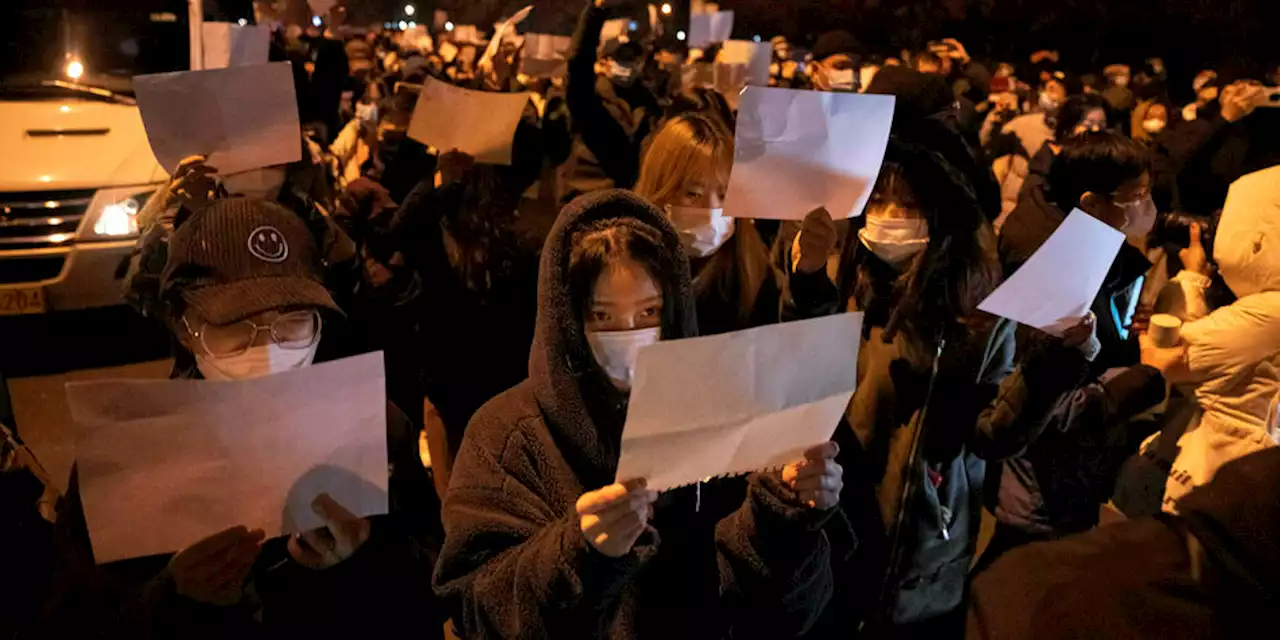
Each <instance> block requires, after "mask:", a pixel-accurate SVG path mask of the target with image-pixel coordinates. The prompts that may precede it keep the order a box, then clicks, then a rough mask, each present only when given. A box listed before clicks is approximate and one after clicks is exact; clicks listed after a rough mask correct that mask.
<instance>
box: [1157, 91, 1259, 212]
mask: <svg viewBox="0 0 1280 640" xmlns="http://www.w3.org/2000/svg"><path fill="white" fill-rule="evenodd" d="M1240 75H1243V73H1233V74H1232V76H1237V77H1238V76H1240ZM1232 76H1228V75H1226V74H1225V73H1224V75H1223V76H1222V77H1220V80H1221V81H1223V82H1225V83H1226V84H1225V86H1224V87H1223V89H1222V91H1221V95H1220V96H1219V97H1218V99H1217V100H1216V101H1213V102H1210V103H1208V104H1206V105H1204V106H1202V107H1200V108H1199V109H1198V110H1197V116H1196V117H1195V119H1193V120H1190V121H1187V122H1181V123H1177V124H1176V125H1175V126H1173V127H1170V128H1169V130H1168V131H1166V132H1165V134H1164V136H1163V139H1162V140H1161V143H1162V145H1163V146H1164V148H1165V149H1166V150H1167V152H1168V156H1169V158H1170V160H1171V162H1172V163H1173V167H1174V170H1175V171H1176V172H1177V186H1178V191H1177V196H1178V200H1177V206H1178V209H1180V210H1182V211H1186V212H1188V213H1194V214H1196V215H1200V216H1207V215H1210V214H1212V213H1213V212H1215V211H1217V210H1218V209H1220V208H1221V207H1222V203H1223V202H1224V201H1225V200H1226V197H1227V189H1228V187H1229V186H1230V185H1231V183H1232V182H1234V181H1235V180H1236V179H1238V178H1240V177H1241V176H1244V175H1246V174H1248V173H1253V172H1255V171H1260V170H1262V169H1265V168H1267V167H1271V166H1274V165H1276V164H1280V109H1274V108H1263V109H1259V108H1258V107H1259V106H1261V105H1262V104H1263V102H1264V101H1266V99H1267V95H1268V93H1269V89H1268V88H1267V87H1264V86H1263V85H1262V84H1261V83H1260V82H1258V81H1257V80H1253V79H1250V78H1249V77H1247V76H1245V77H1244V78H1243V79H1239V80H1234V81H1232Z"/></svg>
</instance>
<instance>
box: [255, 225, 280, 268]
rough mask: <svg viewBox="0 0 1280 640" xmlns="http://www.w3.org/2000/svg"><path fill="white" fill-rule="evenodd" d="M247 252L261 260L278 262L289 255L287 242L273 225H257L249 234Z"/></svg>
mask: <svg viewBox="0 0 1280 640" xmlns="http://www.w3.org/2000/svg"><path fill="white" fill-rule="evenodd" d="M249 253H251V254H253V257H255V258H257V259H259V260H262V261H263V262H271V263H277V264H278V263H281V262H284V261H285V259H286V258H288V257H289V243H288V242H286V241H285V239H284V234H282V233H280V231H279V230H278V229H276V228H275V227H265V226H264V227H258V228H257V229H254V230H253V233H250V234H249Z"/></svg>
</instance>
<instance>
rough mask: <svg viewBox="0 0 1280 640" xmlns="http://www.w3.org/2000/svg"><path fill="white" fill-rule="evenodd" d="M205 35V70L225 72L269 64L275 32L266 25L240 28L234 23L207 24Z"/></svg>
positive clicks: (203, 43) (202, 44)
mask: <svg viewBox="0 0 1280 640" xmlns="http://www.w3.org/2000/svg"><path fill="white" fill-rule="evenodd" d="M200 28H201V29H202V30H203V34H202V35H201V38H200V44H201V46H202V47H204V68H205V69H225V68H227V67H245V66H249V65H255V64H266V63H267V52H268V50H269V49H270V45H271V29H270V28H269V27H267V26H266V25H252V24H251V25H246V26H243V27H242V26H240V25H238V24H232V23H230V22H205V23H203V24H201V25H200Z"/></svg>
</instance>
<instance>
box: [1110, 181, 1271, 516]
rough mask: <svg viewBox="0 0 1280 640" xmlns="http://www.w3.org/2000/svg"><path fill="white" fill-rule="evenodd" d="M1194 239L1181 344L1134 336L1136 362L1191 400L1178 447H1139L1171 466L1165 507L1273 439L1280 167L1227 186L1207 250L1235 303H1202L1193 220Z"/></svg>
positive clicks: (1204, 283)
mask: <svg viewBox="0 0 1280 640" xmlns="http://www.w3.org/2000/svg"><path fill="white" fill-rule="evenodd" d="M1191 238H1192V243H1191V246H1190V247H1189V248H1188V249H1186V250H1184V251H1183V252H1182V259H1183V263H1184V265H1185V266H1186V270H1184V271H1183V272H1182V273H1179V274H1178V276H1177V277H1176V278H1175V280H1177V281H1179V282H1180V283H1181V284H1182V288H1183V291H1184V293H1185V294H1186V298H1187V304H1186V315H1187V318H1186V322H1185V324H1184V325H1183V326H1182V330H1181V335H1180V340H1179V343H1178V345H1177V346H1175V347H1172V348H1160V347H1158V346H1156V344H1155V342H1154V341H1153V340H1152V338H1151V337H1150V336H1149V335H1143V336H1142V337H1141V341H1142V362H1143V363H1144V364H1147V365H1150V366H1153V367H1156V368H1158V369H1160V370H1161V372H1162V373H1163V374H1164V376H1165V378H1166V379H1167V380H1168V381H1169V382H1170V383H1171V384H1174V385H1178V386H1180V387H1183V388H1188V389H1193V394H1194V397H1195V400H1196V404H1197V405H1198V415H1196V416H1194V417H1193V418H1192V420H1191V423H1190V425H1189V426H1188V427H1187V430H1186V431H1185V433H1183V434H1182V436H1181V437H1179V438H1178V439H1177V442H1176V446H1169V445H1170V444H1173V443H1169V442H1163V443H1162V442H1161V435H1160V434H1157V435H1155V436H1152V437H1151V438H1149V439H1148V440H1147V441H1146V442H1144V443H1143V446H1142V451H1141V453H1142V455H1143V456H1144V457H1146V458H1147V459H1148V460H1152V461H1155V462H1156V464H1157V466H1158V467H1160V468H1162V469H1165V470H1167V471H1168V477H1167V479H1166V481H1165V483H1164V487H1163V489H1164V496H1163V502H1162V505H1163V510H1165V511H1169V512H1176V510H1177V502H1178V500H1180V499H1181V498H1182V496H1184V495H1186V493H1187V492H1188V491H1190V490H1191V488H1192V487H1195V486H1199V485H1202V484H1205V483H1207V482H1208V481H1209V480H1211V479H1212V478H1213V476H1214V474H1215V473H1216V472H1217V470H1218V469H1219V468H1220V467H1221V466H1222V465H1223V464H1225V463H1227V462H1230V461H1231V460H1234V459H1236V458H1240V457H1243V456H1245V455H1247V454H1249V453H1252V452H1254V451H1259V450H1261V449H1264V448H1267V447H1272V446H1275V445H1276V444H1277V443H1278V442H1280V428H1278V427H1277V425H1276V424H1275V421H1274V420H1273V419H1272V414H1273V413H1274V412H1275V408H1274V403H1275V399H1276V397H1277V391H1278V390H1280V166H1276V167H1272V168H1269V169H1265V170H1263V171H1259V172H1256V173H1252V174H1249V175H1246V176H1244V177H1242V178H1240V179H1239V180H1237V181H1236V182H1235V183H1234V184H1232V185H1231V189H1230V191H1229V193H1228V195H1227V201H1226V205H1225V207H1224V209H1223V212H1222V218H1221V221H1220V222H1219V224H1218V231H1217V234H1216V241H1215V243H1214V249H1213V257H1214V262H1216V265H1217V269H1218V273H1219V274H1220V275H1221V276H1222V278H1223V280H1224V281H1225V282H1226V284H1227V286H1229V287H1230V288H1231V290H1232V292H1233V293H1235V295H1236V296H1237V297H1238V300H1236V302H1234V303H1232V304H1230V305H1228V306H1225V307H1222V308H1219V309H1217V310H1214V311H1213V312H1212V313H1210V312H1208V309H1207V308H1206V305H1205V303H1204V292H1205V289H1206V288H1207V287H1208V285H1209V277H1208V274H1209V272H1210V268H1211V267H1210V265H1209V264H1208V260H1207V259H1206V255H1205V251H1204V248H1203V246H1202V244H1201V242H1200V229H1199V228H1198V225H1193V226H1192V229H1191ZM1166 439H1167V436H1166ZM1121 484H1122V490H1123V488H1124V484H1125V480H1122V483H1121ZM1151 488H1154V487H1148V489H1151ZM1157 490H1158V489H1157ZM1117 497H1119V496H1117Z"/></svg>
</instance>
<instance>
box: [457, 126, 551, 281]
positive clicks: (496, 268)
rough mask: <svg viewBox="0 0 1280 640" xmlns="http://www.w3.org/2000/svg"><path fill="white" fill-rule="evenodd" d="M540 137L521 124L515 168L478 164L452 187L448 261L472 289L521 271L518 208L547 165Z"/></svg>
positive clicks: (514, 161)
mask: <svg viewBox="0 0 1280 640" xmlns="http://www.w3.org/2000/svg"><path fill="white" fill-rule="evenodd" d="M539 135H540V134H539V132H538V131H537V128H536V127H533V126H532V125H530V124H528V123H526V122H524V121H522V122H521V123H520V125H519V126H518V127H517V128H516V139H515V143H514V145H513V147H512V164H511V166H498V165H490V164H478V165H476V166H475V167H474V168H473V169H471V171H470V173H469V174H468V176H467V178H466V179H465V180H464V181H463V182H462V183H461V184H457V185H452V186H451V187H450V189H451V190H452V191H451V192H450V193H449V194H448V196H447V198H448V199H449V200H450V202H449V206H445V207H444V211H445V215H444V216H443V218H442V220H441V228H442V230H443V232H444V235H445V237H446V247H447V253H448V256H449V263H450V264H451V265H453V268H454V271H455V272H456V273H457V275H458V277H459V278H460V279H461V280H462V282H464V283H465V284H466V286H467V288H468V289H471V290H472V291H475V292H477V293H481V294H483V293H485V292H487V291H488V290H489V289H490V287H492V286H493V284H494V283H495V282H497V281H499V280H501V279H502V278H503V277H505V276H507V275H509V274H511V273H512V271H514V270H515V268H516V262H517V259H518V257H519V253H520V243H521V239H520V236H519V234H518V232H517V230H516V218H517V209H518V208H519V206H520V198H521V197H522V196H523V194H524V192H525V190H527V189H528V188H529V186H530V185H531V184H533V181H534V180H536V179H537V177H538V171H539V170H540V169H541V166H542V155H541V148H542V147H541V145H540V144H539V140H538V137H539Z"/></svg>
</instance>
